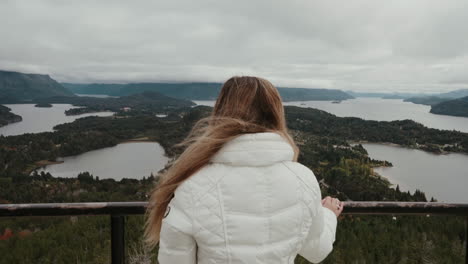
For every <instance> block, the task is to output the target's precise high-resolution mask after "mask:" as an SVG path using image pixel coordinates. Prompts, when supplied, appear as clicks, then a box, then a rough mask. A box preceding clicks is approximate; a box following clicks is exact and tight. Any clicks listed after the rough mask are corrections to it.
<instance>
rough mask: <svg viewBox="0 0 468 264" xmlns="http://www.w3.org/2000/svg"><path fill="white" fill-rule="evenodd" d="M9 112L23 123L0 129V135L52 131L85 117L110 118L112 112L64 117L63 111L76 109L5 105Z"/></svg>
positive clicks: (60, 105)
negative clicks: (58, 126) (61, 125)
mask: <svg viewBox="0 0 468 264" xmlns="http://www.w3.org/2000/svg"><path fill="white" fill-rule="evenodd" d="M5 106H6V107H9V108H10V109H11V112H13V113H15V114H17V115H20V116H21V117H22V118H23V121H21V122H17V123H13V124H9V125H6V126H3V127H0V135H4V136H13V135H21V134H24V133H39V132H46V131H53V127H54V126H56V125H58V124H63V123H68V122H73V121H74V120H75V119H78V118H81V117H86V116H112V115H113V114H114V113H112V112H97V113H88V114H82V115H73V116H67V115H65V110H68V109H71V108H76V107H75V106H72V105H71V104H53V105H52V107H35V106H34V104H5Z"/></svg>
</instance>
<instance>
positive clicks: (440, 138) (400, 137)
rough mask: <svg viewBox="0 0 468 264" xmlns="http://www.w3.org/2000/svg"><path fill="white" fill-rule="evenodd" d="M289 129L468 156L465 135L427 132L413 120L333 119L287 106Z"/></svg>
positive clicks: (315, 110)
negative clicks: (466, 154)
mask: <svg viewBox="0 0 468 264" xmlns="http://www.w3.org/2000/svg"><path fill="white" fill-rule="evenodd" d="M285 109H286V115H287V119H288V126H289V127H290V128H291V129H295V130H301V131H306V132H309V133H312V134H314V135H320V136H329V137H334V138H339V139H341V140H348V141H364V142H366V141H367V142H377V143H394V144H398V145H401V146H405V147H410V148H417V149H422V150H426V151H430V152H435V153H443V152H447V151H451V152H462V153H468V134H467V133H463V132H457V131H449V130H439V129H434V128H427V127H425V126H423V125H421V124H419V123H417V122H414V121H412V120H399V121H391V122H387V121H371V120H363V119H360V118H355V117H343V118H340V117H336V116H335V115H332V114H329V113H327V112H325V111H321V110H317V109H313V108H300V107H294V106H288V107H286V108H285Z"/></svg>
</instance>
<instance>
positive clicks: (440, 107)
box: [431, 96, 468, 117]
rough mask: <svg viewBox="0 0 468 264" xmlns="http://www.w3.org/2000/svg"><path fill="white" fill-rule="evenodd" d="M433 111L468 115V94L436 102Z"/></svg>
mask: <svg viewBox="0 0 468 264" xmlns="http://www.w3.org/2000/svg"><path fill="white" fill-rule="evenodd" d="M431 113H433V114H438V115H451V116H464V117H468V96H466V97H462V98H459V99H453V100H448V101H444V102H441V103H439V104H435V105H433V106H432V107H431Z"/></svg>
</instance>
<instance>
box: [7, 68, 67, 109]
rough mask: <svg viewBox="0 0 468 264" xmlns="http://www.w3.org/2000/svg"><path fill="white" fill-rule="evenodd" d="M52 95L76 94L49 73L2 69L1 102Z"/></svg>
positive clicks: (18, 101)
mask: <svg viewBox="0 0 468 264" xmlns="http://www.w3.org/2000/svg"><path fill="white" fill-rule="evenodd" d="M51 96H76V95H75V94H73V93H72V92H71V91H69V90H68V89H66V88H65V87H63V86H62V85H61V84H59V83H58V82H57V81H56V80H54V79H52V78H51V77H50V76H49V75H48V74H34V73H21V72H15V71H4V70H0V103H21V102H29V101H33V100H36V99H39V98H45V97H51Z"/></svg>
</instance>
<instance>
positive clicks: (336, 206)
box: [322, 196, 344, 217]
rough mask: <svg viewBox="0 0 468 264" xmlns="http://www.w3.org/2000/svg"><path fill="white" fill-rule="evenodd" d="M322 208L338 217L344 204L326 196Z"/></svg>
mask: <svg viewBox="0 0 468 264" xmlns="http://www.w3.org/2000/svg"><path fill="white" fill-rule="evenodd" d="M322 206H323V207H326V208H328V209H330V210H331V211H332V212H333V213H335V215H336V217H338V216H339V215H340V214H341V212H343V207H344V203H343V202H340V200H338V199H336V198H332V197H330V196H327V197H325V198H323V200H322Z"/></svg>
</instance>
